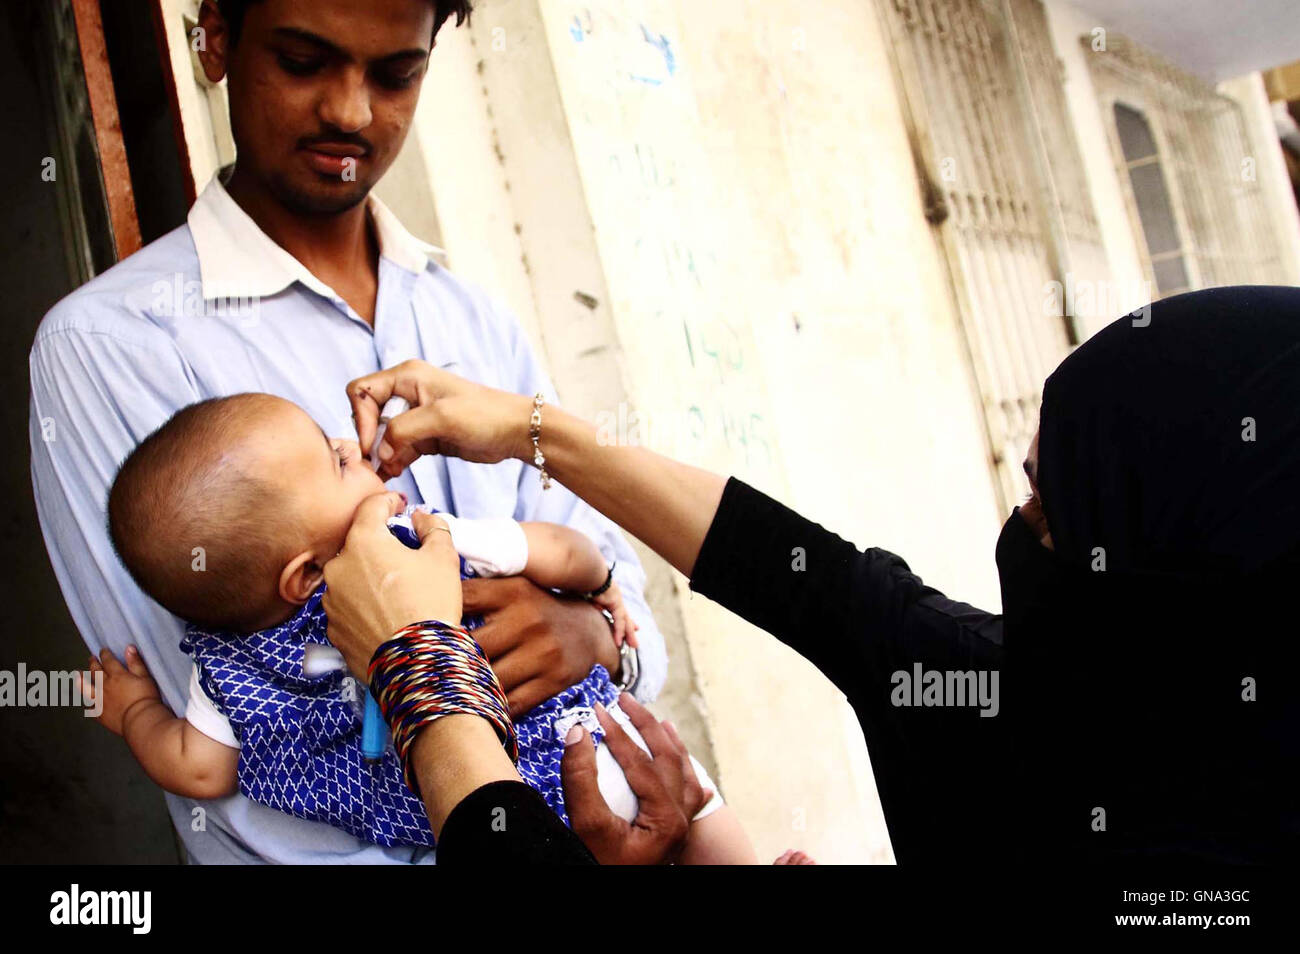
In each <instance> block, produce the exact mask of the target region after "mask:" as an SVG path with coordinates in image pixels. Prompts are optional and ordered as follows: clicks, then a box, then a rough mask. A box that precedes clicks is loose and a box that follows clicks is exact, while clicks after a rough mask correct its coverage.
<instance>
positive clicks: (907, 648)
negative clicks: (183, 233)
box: [331, 288, 1300, 863]
mask: <svg viewBox="0 0 1300 954" xmlns="http://www.w3.org/2000/svg"><path fill="white" fill-rule="evenodd" d="M348 393H349V397H350V399H351V400H352V404H353V410H354V416H355V417H356V420H357V426H358V434H359V436H360V438H361V445H362V447H365V448H368V447H369V445H370V443H371V441H372V440H373V437H374V434H375V429H376V424H377V419H378V414H379V408H380V407H381V406H382V405H383V404H384V402H385V401H386V400H387V399H388V397H389V396H390V395H392V394H394V393H400V394H402V395H403V396H404V397H406V398H407V399H408V400H410V401H411V403H412V404H413V409H412V410H411V411H409V412H408V413H407V414H404V415H402V416H399V417H397V418H395V419H394V420H393V421H392V422H391V423H390V425H389V428H388V430H387V436H386V438H385V439H384V443H383V445H382V446H381V447H380V448H378V449H377V452H378V453H379V456H380V457H381V459H383V460H384V461H385V463H384V470H385V472H386V473H387V474H389V475H392V474H396V473H399V472H400V471H401V470H402V469H403V468H404V467H405V466H407V465H409V463H410V462H411V461H412V460H414V459H415V457H417V456H419V455H420V454H422V453H444V454H454V455H456V456H461V457H464V458H466V459H468V460H474V461H481V462H493V461H497V460H502V459H505V458H507V457H514V458H518V459H521V460H525V461H529V462H535V453H536V450H537V449H538V448H540V451H541V453H542V455H544V466H545V469H546V470H547V471H548V472H549V474H550V475H551V476H554V477H555V478H556V479H558V480H560V481H562V482H563V483H564V484H565V485H566V486H568V487H569V488H570V489H571V490H573V491H574V492H575V493H577V494H578V495H579V496H581V497H583V498H584V499H585V500H587V501H588V502H589V503H591V504H592V505H593V506H595V507H596V508H597V509H598V510H600V511H602V512H603V513H605V514H606V515H607V516H609V517H610V518H612V519H613V520H615V521H617V522H619V523H620V524H622V525H623V526H624V527H625V528H626V529H628V530H629V531H630V532H632V533H633V534H635V535H636V536H638V537H639V538H640V539H642V540H643V541H645V542H646V543H647V544H648V545H649V546H651V547H652V548H653V549H655V550H656V551H657V552H659V553H660V554H661V555H662V556H664V558H665V559H667V560H668V561H669V562H670V563H672V564H673V565H674V566H675V567H677V568H678V569H679V570H681V571H682V572H683V573H685V574H686V575H687V576H689V577H690V580H691V587H692V589H694V590H696V591H698V592H701V593H704V594H705V595H707V596H709V597H711V598H713V599H715V600H717V601H718V602H720V603H722V604H723V605H725V606H727V607H728V608H729V609H731V610H733V611H734V612H736V613H738V614H739V615H741V616H743V617H744V618H745V619H747V620H749V621H751V622H753V623H755V624H756V625H758V626H760V627H762V628H764V629H766V630H767V631H768V632H770V633H772V634H773V635H774V636H776V637H777V638H779V639H781V640H782V641H784V642H786V643H787V644H789V645H790V646H791V647H793V648H794V649H795V650H797V651H798V652H800V653H801V654H803V655H804V656H805V657H807V658H808V659H809V660H811V661H812V662H813V663H814V664H816V665H817V666H818V667H819V668H820V669H821V670H822V672H823V673H825V674H826V676H827V677H828V678H829V679H831V680H832V681H833V682H834V683H835V684H836V685H837V686H838V687H839V688H840V689H841V690H843V691H844V693H845V694H846V696H847V697H848V699H849V702H850V703H851V704H852V705H853V707H854V709H855V710H856V712H857V714H858V717H859V719H860V721H861V723H862V726H863V731H864V734H865V736H866V740H867V745H868V748H869V751H870V754H871V760H872V765H873V768H874V771H875V775H876V781H877V786H878V788H879V790H880V795H881V800H882V803H883V806H884V810H885V818H886V821H887V823H888V826H889V831H890V836H891V839H892V841H893V846H894V851H895V854H896V856H897V858H898V859H899V861H900V862H903V863H916V862H920V863H924V862H950V861H953V860H955V859H959V858H961V859H979V860H981V861H986V860H992V859H997V858H1006V859H1011V858H1028V857H1034V856H1044V857H1046V858H1048V859H1051V860H1055V861H1058V862H1059V861H1068V860H1101V859H1111V858H1131V857H1143V858H1205V859H1215V860H1223V861H1247V862H1249V861H1265V860H1269V859H1272V858H1277V857H1280V856H1282V855H1283V854H1285V853H1287V852H1289V851H1291V850H1293V849H1294V848H1295V847H1296V842H1297V838H1300V819H1298V813H1297V809H1296V798H1295V797H1294V794H1293V792H1292V787H1293V786H1294V781H1293V779H1292V776H1294V775H1295V774H1296V773H1295V769H1296V767H1297V754H1298V751H1300V749H1298V745H1300V739H1298V738H1297V734H1298V732H1300V721H1298V719H1297V702H1296V699H1297V693H1296V692H1295V690H1294V688H1293V683H1292V680H1293V679H1294V678H1295V676H1296V672H1295V662H1296V660H1297V654H1296V651H1295V648H1294V647H1295V645H1296V639H1297V637H1296V635H1295V634H1294V633H1292V632H1290V629H1291V626H1292V622H1291V619H1290V617H1291V614H1290V612H1289V605H1288V603H1287V600H1288V596H1287V594H1288V593H1289V592H1291V591H1292V590H1293V589H1295V587H1296V582H1295V581H1296V580H1297V579H1300V578H1298V577H1297V575H1296V574H1297V572H1300V290H1296V289H1285V288H1226V289H1216V290H1212V291H1205V292H1198V293H1193V294H1188V295H1182V296H1179V297H1176V298H1171V299H1166V300H1164V301H1161V302H1158V303H1156V304H1155V305H1153V306H1152V308H1151V311H1150V315H1149V319H1134V318H1133V317H1131V316H1129V317H1125V318H1122V319H1120V320H1119V321H1117V322H1115V323H1113V324H1111V325H1110V326H1108V327H1107V328H1106V329H1104V330H1103V331H1101V332H1099V333H1098V334H1097V335H1096V336H1095V337H1093V338H1092V339H1090V340H1089V341H1088V342H1086V343H1085V344H1084V345H1082V346H1081V347H1080V348H1079V349H1078V350H1077V351H1076V352H1075V353H1074V354H1072V355H1071V356H1070V357H1069V358H1067V359H1066V360H1065V361H1064V362H1063V363H1062V364H1061V366H1060V367H1059V368H1058V369H1057V371H1056V372H1055V373H1053V375H1052V376H1051V377H1050V378H1049V379H1048V381H1047V384H1046V386H1045V388H1044V395H1043V408H1042V421H1041V427H1040V436H1039V438H1038V439H1037V440H1036V441H1035V445H1036V446H1035V448H1034V449H1033V450H1031V454H1030V458H1029V459H1028V460H1027V461H1026V462H1025V464H1026V470H1027V472H1028V473H1029V476H1030V482H1031V485H1032V487H1033V488H1034V492H1033V495H1032V497H1031V498H1030V499H1029V500H1028V501H1027V502H1026V504H1025V505H1024V506H1022V507H1020V508H1017V510H1016V511H1015V512H1014V513H1013V514H1012V515H1011V517H1010V518H1009V519H1008V521H1007V523H1006V525H1005V526H1004V527H1003V530H1002V534H1001V536H1000V538H999V540H998V543H997V549H996V557H997V562H998V570H999V574H1000V577H1001V581H1002V597H1003V607H1004V615H1003V616H997V615H993V614H990V613H987V612H984V611H981V610H978V609H976V608H974V607H971V606H968V605H966V604H962V603H957V602H954V601H952V600H949V599H948V598H947V597H945V596H943V595H942V594H941V593H939V592H937V591H935V590H933V589H931V588H929V587H927V586H925V585H924V584H923V583H922V582H921V580H920V579H919V578H917V577H916V576H915V575H914V574H912V573H911V572H910V570H909V569H908V567H907V565H906V563H904V562H903V560H902V559H901V558H899V557H898V556H895V555H894V554H891V553H888V552H886V551H883V550H879V549H868V550H866V551H861V552H860V551H858V550H857V549H856V548H855V547H854V546H853V545H852V544H850V543H848V542H846V541H844V540H842V539H841V538H839V537H838V536H836V535H835V534H833V533H830V532H829V531H827V530H825V529H823V528H822V527H820V526H818V525H816V524H814V523H811V522H810V521H807V520H805V519H804V518H802V517H800V516H799V515H798V514H796V513H794V512H793V511H791V510H789V509H788V508H786V507H784V506H783V505H781V504H780V503H778V502H777V501H775V500H773V499H771V498H770V497H767V496H766V495H764V494H762V493H760V492H759V491H757V490H754V489H753V488H751V487H749V486H747V485H746V484H744V483H743V482H741V481H739V480H736V479H735V478H731V479H729V480H724V479H723V478H721V477H718V476H716V475H713V474H709V473H707V472H705V471H701V470H698V469H696V468H692V467H688V466H685V465H682V464H679V463H676V462H674V461H671V460H668V459H666V458H663V457H660V456H658V455H655V454H653V453H651V452H649V451H646V450H644V449H641V448H629V447H609V446H603V445H602V444H601V443H600V442H599V440H598V439H597V436H596V432H595V430H594V428H592V427H591V426H590V425H587V424H584V423H583V422H581V421H578V420H577V419H575V418H573V417H571V416H569V415H567V414H565V413H563V412H562V411H560V410H558V409H556V408H551V407H547V408H544V409H543V412H542V422H541V427H540V432H538V431H537V430H536V429H534V430H533V432H532V433H531V434H530V428H529V419H530V416H533V411H534V406H533V400H532V399H531V398H527V397H523V396H520V395H513V394H506V393H504V392H499V391H493V390H491V389H488V388H484V387H481V386H479V385H476V384H472V383H470V382H467V381H464V380H463V379H460V378H457V377H455V376H454V375H450V374H448V373H447V372H445V371H441V370H439V369H436V368H432V367H430V366H428V365H425V364H423V363H420V362H408V363H407V364H404V365H402V366H400V367H398V368H396V369H392V370H389V371H384V372H380V373H378V374H375V375H370V376H368V377H365V378H361V379H358V380H357V381H354V382H352V383H351V384H350V385H349V388H348ZM534 420H535V417H534ZM534 437H536V441H534V439H533V438H534ZM796 554H801V555H802V558H801V559H800V560H795V559H793V557H794V556H795V555H796ZM340 582H341V583H342V584H343V585H346V581H340ZM334 585H335V584H334V583H331V586H332V587H333V586H334ZM403 585H410V586H413V587H414V586H418V585H419V581H407V582H406V583H404V584H403ZM390 595H391V594H390ZM374 599H375V601H376V606H378V605H379V602H378V601H379V600H380V599H381V597H380V596H379V595H378V594H376V595H375V597H374ZM374 636H375V639H376V640H379V639H382V638H386V636H385V635H384V634H374ZM964 674H970V675H971V677H973V678H972V679H970V680H967V681H964V680H963V675H964ZM922 686H924V687H925V691H922V689H921V687H922ZM962 686H965V687H966V688H967V690H969V692H968V694H967V695H966V697H965V698H960V697H957V696H955V690H956V689H958V688H961V687H962ZM975 687H979V688H980V689H981V690H982V691H981V692H975V691H974V690H975ZM999 689H1001V690H1003V691H1002V693H1001V696H1000V697H999ZM936 702H938V703H944V704H939V705H936V704H930V703H936ZM960 703H964V704H960ZM972 703H977V704H972Z"/></svg>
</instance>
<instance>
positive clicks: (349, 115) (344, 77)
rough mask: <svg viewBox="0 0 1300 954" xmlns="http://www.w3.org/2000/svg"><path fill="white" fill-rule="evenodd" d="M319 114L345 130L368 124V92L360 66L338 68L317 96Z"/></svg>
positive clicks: (325, 121)
mask: <svg viewBox="0 0 1300 954" xmlns="http://www.w3.org/2000/svg"><path fill="white" fill-rule="evenodd" d="M320 118H321V121H322V122H324V123H326V124H327V125H329V126H332V127H334V128H335V129H337V130H339V131H340V132H345V133H355V132H360V131H361V130H363V129H365V128H366V127H367V126H369V125H370V120H371V114H370V92H369V90H367V89H366V77H365V72H364V71H363V70H359V69H345V70H341V71H339V73H338V74H337V75H336V76H335V77H334V79H333V81H332V82H331V83H330V84H329V85H328V86H327V87H326V89H325V94H324V96H323V97H322V98H321V103H320Z"/></svg>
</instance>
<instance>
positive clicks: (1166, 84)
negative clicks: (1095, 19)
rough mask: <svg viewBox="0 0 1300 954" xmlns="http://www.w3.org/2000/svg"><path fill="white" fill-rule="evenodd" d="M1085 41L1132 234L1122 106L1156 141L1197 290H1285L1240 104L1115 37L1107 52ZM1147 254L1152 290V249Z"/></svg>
mask: <svg viewBox="0 0 1300 954" xmlns="http://www.w3.org/2000/svg"><path fill="white" fill-rule="evenodd" d="M1082 42H1084V44H1085V46H1088V47H1089V53H1088V63H1089V65H1090V67H1091V69H1092V73H1093V79H1094V83H1095V85H1096V88H1097V93H1098V96H1099V97H1100V98H1101V103H1102V107H1103V111H1102V115H1103V116H1104V117H1105V119H1106V121H1107V124H1108V126H1109V129H1110V133H1111V139H1112V147H1113V151H1114V155H1115V161H1116V163H1117V165H1118V166H1119V168H1120V172H1121V175H1120V180H1121V182H1122V183H1123V186H1124V190H1125V195H1126V198H1127V201H1128V205H1129V212H1130V216H1131V218H1132V220H1133V228H1134V233H1135V234H1137V235H1142V234H1143V233H1142V230H1141V218H1140V216H1139V215H1138V211H1137V202H1136V197H1135V195H1134V192H1133V189H1132V186H1131V183H1130V180H1129V177H1128V175H1127V170H1126V167H1125V163H1124V155H1123V150H1122V145H1121V143H1120V141H1119V137H1118V132H1117V130H1116V128H1115V125H1114V123H1115V120H1114V116H1115V104H1116V103H1119V104H1120V105H1121V106H1122V107H1127V108H1129V109H1131V110H1134V111H1136V112H1138V113H1140V114H1141V115H1142V116H1143V117H1144V118H1145V119H1146V121H1147V123H1148V124H1149V125H1150V127H1151V131H1152V135H1153V136H1154V137H1155V140H1156V150H1157V154H1158V158H1159V161H1160V165H1161V167H1162V168H1163V169H1164V170H1165V174H1166V182H1167V184H1168V188H1169V192H1170V201H1171V204H1172V206H1173V213H1174V219H1175V222H1176V224H1177V227H1178V228H1179V233H1180V234H1179V238H1180V239H1181V240H1182V247H1183V251H1184V253H1185V258H1186V268H1187V279H1188V285H1189V287H1191V288H1208V287H1212V286H1215V285H1231V284H1250V283H1263V284H1267V283H1284V282H1286V281H1287V275H1286V272H1285V269H1284V267H1283V263H1282V259H1281V256H1280V252H1279V245H1278V243H1277V242H1276V241H1275V239H1274V236H1273V231H1272V224H1271V222H1270V219H1269V216H1268V209H1267V208H1266V206H1265V204H1264V202H1265V199H1264V195H1263V191H1262V189H1261V188H1260V184H1259V181H1258V178H1257V176H1256V175H1255V165H1256V157H1255V150H1254V147H1253V146H1252V144H1251V141H1250V137H1249V134H1248V133H1247V129H1246V122H1245V118H1244V117H1243V115H1242V112H1241V107H1240V105H1239V104H1238V103H1237V102H1236V101H1235V100H1233V99H1231V98H1230V97H1227V96H1224V95H1222V94H1221V93H1219V92H1218V91H1216V90H1215V89H1214V88H1213V87H1212V86H1210V85H1209V84H1208V83H1205V82H1203V81H1202V80H1200V79H1198V78H1196V77H1195V76H1192V75H1191V74H1189V73H1186V72H1184V71H1182V70H1180V69H1178V68H1177V67H1175V66H1173V65H1171V64H1170V63H1168V62H1167V61H1165V60H1164V59H1162V58H1161V57H1159V56H1158V55H1156V54H1155V53H1152V52H1151V51H1150V50H1147V49H1145V48H1143V47H1142V46H1140V45H1138V44H1136V43H1133V42H1132V41H1130V40H1128V39H1126V38H1125V37H1122V36H1117V35H1115V34H1110V35H1109V36H1108V37H1107V38H1106V49H1105V50H1104V51H1094V50H1092V49H1091V44H1092V42H1093V40H1092V37H1084V38H1083V40H1082ZM1142 251H1143V255H1144V265H1145V268H1146V270H1147V278H1148V280H1152V281H1154V277H1155V276H1154V271H1153V262H1152V255H1151V253H1150V250H1149V249H1148V248H1146V247H1144V248H1143V249H1142ZM1156 284H1157V285H1158V284H1159V283H1158V282H1157V283H1156Z"/></svg>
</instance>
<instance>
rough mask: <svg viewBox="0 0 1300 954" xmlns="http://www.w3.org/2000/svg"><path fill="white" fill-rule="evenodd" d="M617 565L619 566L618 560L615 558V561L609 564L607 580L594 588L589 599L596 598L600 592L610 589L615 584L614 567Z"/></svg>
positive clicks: (588, 595) (588, 596)
mask: <svg viewBox="0 0 1300 954" xmlns="http://www.w3.org/2000/svg"><path fill="white" fill-rule="evenodd" d="M616 566H618V561H617V560H615V561H614V562H613V563H611V564H610V565H609V572H608V573H606V574H605V582H604V583H602V584H600V586H599V587H598V588H597V589H594V590H592V591H591V592H590V593H588V594H587V599H589V600H594V599H595V598H596V597H597V596H600V594H602V593H604V592H605V591H606V590H608V589H609V588H610V587H611V586H613V585H614V567H616Z"/></svg>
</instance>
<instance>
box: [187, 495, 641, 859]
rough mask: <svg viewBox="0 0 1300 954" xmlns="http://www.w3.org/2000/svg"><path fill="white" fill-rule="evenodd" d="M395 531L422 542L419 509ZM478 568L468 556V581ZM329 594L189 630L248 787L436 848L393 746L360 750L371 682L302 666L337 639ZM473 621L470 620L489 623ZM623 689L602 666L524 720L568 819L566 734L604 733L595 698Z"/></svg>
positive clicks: (524, 749)
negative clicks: (243, 631)
mask: <svg viewBox="0 0 1300 954" xmlns="http://www.w3.org/2000/svg"><path fill="white" fill-rule="evenodd" d="M412 509H414V508H412ZM408 513H409V512H408ZM390 529H391V530H392V532H393V534H394V536H396V537H397V538H398V539H399V540H401V541H402V542H403V543H405V544H406V545H407V546H411V547H417V546H418V545H419V541H418V539H417V537H416V535H415V532H414V530H412V528H411V525H410V519H409V516H402V517H396V518H394V519H393V520H392V521H390ZM472 575H473V571H472V570H471V569H470V568H469V567H468V565H467V564H466V563H465V561H464V559H462V560H461V577H462V579H465V578H468V577H470V576H472ZM324 592H325V587H324V586H322V587H321V588H320V589H319V590H317V592H316V593H314V594H313V595H312V597H311V599H309V600H308V601H307V603H306V604H305V605H304V606H303V607H302V609H301V610H300V611H299V612H298V613H297V614H296V615H295V616H294V617H293V618H292V619H290V620H287V621H286V622H284V623H281V624H280V625H278V626H274V627H272V628H270V629H265V630H262V631H260V632H257V633H253V634H251V635H240V634H234V633H227V632H219V631H210V630H204V629H202V628H200V627H197V626H190V627H188V628H187V630H186V633H185V638H184V639H183V640H182V642H181V649H182V650H184V651H185V652H186V653H188V654H189V655H190V656H192V657H193V659H194V661H195V663H196V664H197V666H198V670H199V680H200V682H201V683H202V685H203V689H204V691H205V692H206V693H207V694H208V696H209V697H210V698H211V699H212V701H213V702H214V703H215V704H216V705H217V706H218V707H219V708H220V709H221V711H222V713H223V714H224V715H225V716H226V718H228V719H229V720H230V725H231V728H232V729H233V730H234V733H235V736H236V738H238V739H239V790H240V792H241V793H242V794H243V795H244V796H246V797H247V798H249V799H251V800H252V801H255V802H258V803H259V804H262V805H267V806H269V807H271V808H274V809H277V810H279V811H282V812H286V813H288V814H290V815H296V816H297V817H299V818H305V819H308V820H309V821H319V822H325V823H326V824H328V825H333V826H334V827H335V828H341V829H343V830H344V831H346V832H350V833H351V834H353V835H355V836H356V837H358V838H361V839H364V840H365V841H369V842H373V843H375V844H378V845H386V846H391V845H429V846H431V845H433V843H434V840H433V831H432V830H431V829H430V827H429V820H428V817H427V816H426V815H425V811H424V804H423V803H422V802H421V801H420V800H419V799H418V798H417V797H416V796H415V795H414V793H412V792H411V790H410V789H408V788H407V787H406V784H405V782H404V781H403V780H402V767H401V764H400V762H399V761H398V758H397V754H396V753H395V752H394V751H393V748H392V746H391V745H390V746H389V747H388V749H387V751H386V752H385V753H384V756H383V759H382V760H381V761H379V762H374V763H371V762H367V761H366V759H365V758H364V757H363V756H362V754H361V715H360V713H361V706H360V704H358V703H357V702H356V701H355V699H356V697H357V695H358V693H359V692H362V691H364V689H358V688H357V687H356V684H355V682H353V681H352V680H351V679H350V678H349V677H348V675H347V674H346V673H344V672H333V673H328V674H326V675H324V676H307V675H304V674H303V661H304V657H305V654H306V649H305V647H306V646H307V644H308V643H318V644H321V645H329V640H328V638H327V637H326V625H327V620H326V617H325V612H324V610H323V609H322V608H321V597H322V596H323V595H324ZM463 622H464V624H465V626H466V627H468V628H469V629H471V630H472V629H474V628H475V627H477V626H478V625H480V624H481V622H482V621H481V620H480V619H478V618H477V617H466V618H465V620H463ZM617 698H618V689H617V688H616V687H615V686H614V685H613V683H612V681H611V680H610V677H609V673H608V672H606V670H605V668H604V667H603V666H599V665H597V666H595V667H593V668H592V670H591V672H590V673H589V674H588V675H587V677H586V678H585V679H584V680H583V681H582V682H580V683H578V684H577V685H575V686H571V687H569V688H568V689H565V690H564V691H563V692H561V693H559V694H558V695H556V696H553V697H552V698H550V699H548V700H547V701H545V702H543V703H542V704H541V705H539V706H537V708H535V709H533V710H532V711H530V712H528V713H527V714H525V715H524V716H523V718H521V719H519V720H518V721H516V722H515V728H516V730H517V732H518V734H519V761H518V763H517V767H518V769H519V775H520V777H521V778H523V780H524V781H525V782H527V783H528V784H529V785H531V786H532V787H533V788H535V789H536V790H537V791H538V792H539V793H541V795H542V797H543V798H544V799H545V800H546V804H547V805H549V806H550V807H551V809H552V810H553V811H554V812H555V813H556V814H557V815H559V816H560V818H561V819H563V820H564V822H565V824H568V821H569V818H568V813H567V812H566V811H565V808H564V787H563V784H562V783H561V781H560V759H561V757H562V756H563V754H564V736H565V734H566V733H567V732H568V730H569V728H570V727H571V726H572V725H573V724H574V723H575V722H582V723H583V724H585V725H586V726H587V727H588V728H589V729H594V731H593V732H592V734H593V735H594V736H595V737H596V739H597V740H599V739H600V737H601V732H600V730H599V726H598V724H597V723H596V722H595V719H594V715H593V708H594V706H595V704H596V703H597V702H599V703H601V704H602V705H605V706H610V705H612V704H613V703H614V702H615V700H617Z"/></svg>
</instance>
